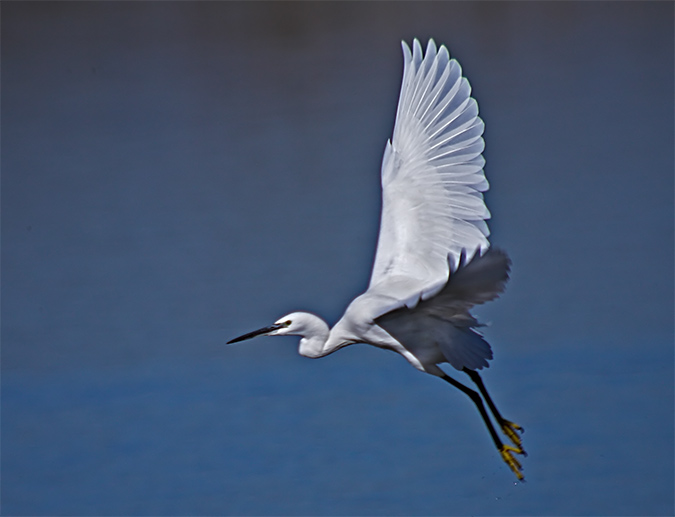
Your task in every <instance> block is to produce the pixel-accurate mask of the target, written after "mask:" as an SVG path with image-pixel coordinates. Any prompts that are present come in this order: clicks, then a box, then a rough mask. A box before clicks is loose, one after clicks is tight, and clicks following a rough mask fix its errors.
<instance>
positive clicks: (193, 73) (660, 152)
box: [0, 2, 675, 515]
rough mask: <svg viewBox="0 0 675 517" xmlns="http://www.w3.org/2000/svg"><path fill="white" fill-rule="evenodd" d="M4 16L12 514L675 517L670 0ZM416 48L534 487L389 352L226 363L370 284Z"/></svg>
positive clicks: (498, 395) (452, 398) (499, 379)
mask: <svg viewBox="0 0 675 517" xmlns="http://www.w3.org/2000/svg"><path fill="white" fill-rule="evenodd" d="M0 8H1V20H2V21H1V23H2V27H1V29H2V49H1V52H2V55H1V57H2V164H1V165H2V199H1V201H2V429H1V430H2V456H1V458H2V494H1V495H2V498H1V501H2V513H3V514H5V515H10V514H12V515H65V514H68V515H206V514H212V515H232V514H236V515H331V514H334V515H335V514H339V515H455V514H473V515H486V514H499V515H672V514H673V512H674V510H675V509H674V507H673V486H674V480H673V457H674V451H673V422H674V409H673V408H674V401H673V362H674V361H673V360H674V357H673V141H674V134H673V113H674V106H673V32H674V31H673V15H674V12H673V11H674V6H673V4H672V3H671V2H591V3H586V2H545V3H544V2H513V3H512V2H499V3H491V2H477V3H469V2H447V3H445V2H429V3H426V2H415V3H412V2H367V3H352V2H345V3H332V2H322V3H314V2H289V3H286V2H273V3H267V2H255V3H238V2H226V3H220V2H133V3H132V2H101V3H99V2H96V3H94V2H48V3H47V2H2V5H1V7H0ZM413 37H418V38H420V39H421V40H422V41H424V42H426V40H427V39H428V38H429V37H433V38H435V40H436V41H437V42H438V43H439V44H441V43H442V44H446V45H447V46H448V48H449V50H450V52H451V54H452V55H453V56H454V57H456V58H457V59H458V60H459V61H460V63H461V64H462V66H463V69H464V73H465V74H466V76H467V77H468V78H469V80H470V81H471V84H472V86H473V95H474V97H475V98H476V99H477V100H478V102H479V105H480V108H481V116H482V118H483V119H484V120H485V123H486V132H485V140H486V151H485V157H486V160H487V165H486V174H487V176H488V179H489V180H490V183H491V190H490V191H489V192H488V194H487V196H486V199H487V202H488V205H489V207H490V209H491V211H492V214H493V221H492V222H491V223H490V226H491V229H492V232H493V235H492V242H493V244H495V245H498V246H499V247H502V248H504V249H506V250H507V251H508V253H509V254H510V255H511V257H512V259H513V274H512V280H511V282H510V284H509V286H508V289H507V292H506V293H505V295H504V296H503V297H502V298H501V299H500V300H498V301H497V302H494V303H492V304H489V305H488V306H485V307H481V308H480V310H479V311H477V313H478V316H479V317H480V318H481V319H482V320H484V321H488V322H490V326H489V327H488V328H487V329H486V331H485V332H486V336H487V338H488V340H489V341H490V343H491V344H492V346H493V349H494V353H495V359H494V361H493V363H492V366H491V367H490V368H489V369H488V370H486V371H485V373H484V375H483V378H484V379H485V381H486V383H487V385H488V388H489V389H490V390H491V393H492V395H493V397H494V399H495V400H496V402H497V404H498V406H499V407H500V408H501V410H502V412H503V413H504V415H505V416H506V417H507V418H510V419H513V420H515V421H516V422H518V423H520V424H522V425H523V426H524V427H525V429H526V433H525V435H524V443H525V447H526V449H527V450H528V452H529V457H528V458H526V459H525V461H524V465H525V474H526V479H527V483H525V484H520V483H515V482H514V481H515V478H514V476H513V474H512V473H511V472H510V471H509V470H508V468H507V467H506V466H505V465H504V463H503V462H502V461H501V459H500V458H499V455H498V453H497V452H496V451H495V450H494V447H493V445H492V443H491V441H490V438H489V435H488V434H487V432H486V430H485V429H484V427H483V424H482V422H481V420H480V417H479V415H478V413H477V412H476V411H475V408H474V407H472V404H471V403H470V401H469V400H468V399H467V398H466V397H464V396H463V395H462V394H461V393H459V392H458V391H456V390H452V389H451V388H450V387H449V386H447V385H446V384H445V383H442V382H440V381H438V380H437V379H434V378H432V377H430V376H426V375H422V374H420V373H419V372H417V371H416V370H415V369H413V368H411V367H410V365H409V364H407V362H406V361H405V360H404V359H402V358H401V357H398V356H396V355H395V354H387V353H384V352H382V351H381V350H377V349H374V348H371V347H368V346H363V345H356V346H353V347H349V348H347V349H343V350H341V351H339V352H338V353H336V354H334V355H331V356H329V357H327V358H324V359H322V360H316V361H312V360H309V359H305V358H302V357H300V356H298V355H297V351H296V348H297V338H290V337H289V338H276V339H271V338H260V339H257V340H254V341H251V342H247V343H243V344H241V345H237V346H229V347H226V346H224V343H225V342H226V341H227V340H228V339H230V338H232V337H235V336H237V335H239V334H242V333H244V332H247V331H249V330H253V329H255V328H258V327H261V326H264V325H268V324H270V323H271V322H273V321H274V320H275V319H276V318H278V317H279V316H281V315H283V314H286V313H288V312H290V311H292V310H311V311H313V312H315V313H317V314H319V315H321V316H322V317H324V318H326V319H327V320H328V321H329V322H331V323H334V322H335V321H336V320H337V319H338V318H339V317H340V316H341V314H342V311H343V310H344V308H345V307H346V306H347V304H348V303H349V301H350V300H351V299H352V298H353V297H354V296H356V295H357V294H359V293H361V292H362V291H363V290H364V289H365V288H366V285H367V281H368V278H369V274H370V266H371V263H372V258H373V254H374V250H375V244H376V238H377V231H378V223H379V210H380V183H379V167H380V160H381V157H382V151H383V150H384V145H385V142H386V140H387V138H389V137H390V135H391V130H392V126H393V122H394V114H395V109H396V102H397V98H398V92H399V86H400V79H401V73H402V55H401V49H400V41H401V40H402V39H403V40H406V41H408V42H410V41H411V39H412V38H413ZM455 373H457V372H455ZM457 378H459V379H460V380H463V379H462V376H457Z"/></svg>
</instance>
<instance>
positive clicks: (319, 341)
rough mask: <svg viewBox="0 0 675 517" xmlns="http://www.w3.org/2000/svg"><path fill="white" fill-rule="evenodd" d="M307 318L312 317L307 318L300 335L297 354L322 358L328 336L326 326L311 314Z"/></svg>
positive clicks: (324, 353) (328, 332) (328, 331)
mask: <svg viewBox="0 0 675 517" xmlns="http://www.w3.org/2000/svg"><path fill="white" fill-rule="evenodd" d="M308 316H312V317H311V318H307V321H306V323H305V328H304V329H303V332H302V333H301V334H300V336H301V339H300V348H299V349H298V352H299V353H300V355H303V356H305V357H312V358H316V357H322V356H324V355H326V352H325V351H324V345H325V344H326V341H328V336H329V335H330V330H329V329H328V324H327V323H326V322H325V321H323V320H322V319H321V318H319V317H318V316H314V315H313V314H308ZM328 353H330V352H328Z"/></svg>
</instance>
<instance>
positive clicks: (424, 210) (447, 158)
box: [369, 40, 490, 307]
mask: <svg viewBox="0 0 675 517" xmlns="http://www.w3.org/2000/svg"><path fill="white" fill-rule="evenodd" d="M402 47H403V56H404V71H403V80H402V85H401V93H400V97H399V104H398V108H397V111H396V123H395V125H394V132H393V138H392V140H390V141H388V142H387V145H386V147H385V152H384V157H383V160H382V217H381V221H380V235H379V239H378V246H377V252H376V255H375V264H374V266H373V273H372V276H371V279H370V285H369V290H374V291H377V292H381V293H384V292H386V291H387V284H388V283H391V284H392V285H393V284H396V285H397V286H399V287H400V286H401V285H405V286H406V292H405V293H403V294H401V293H398V294H399V295H400V296H401V298H402V300H405V301H402V302H401V303H402V304H403V303H404V304H405V305H406V306H409V307H410V306H414V305H415V304H417V303H418V302H419V300H420V299H427V298H429V297H430V296H433V295H434V294H436V293H437V292H438V291H439V290H440V289H441V288H442V287H443V286H444V285H445V284H446V282H447V280H448V275H449V273H450V271H451V269H453V268H456V267H457V265H458V264H459V261H460V257H461V256H462V252H464V253H465V255H466V256H469V257H471V256H473V255H475V254H476V252H478V253H479V254H482V253H483V252H484V251H485V250H487V249H488V247H489V242H488V240H487V237H488V235H489V230H488V227H487V224H486V222H485V220H486V219H489V217H490V212H489V211H488V209H487V207H486V206H485V202H484V200H483V194H482V193H483V192H485V191H486V190H487V189H488V188H489V184H488V182H487V180H486V179H485V174H484V173H483V166H484V164H485V160H484V159H483V157H482V152H483V149H484V142H483V138H482V135H483V129H484V124H483V121H482V120H481V119H480V117H479V116H478V104H477V103H476V101H475V100H474V99H473V98H471V86H470V85H469V82H468V81H467V80H466V78H464V77H462V69H461V67H460V65H459V63H458V62H457V61H456V60H455V59H450V56H449V53H448V50H447V49H446V48H445V47H444V46H441V47H440V48H439V49H437V48H436V44H435V43H434V41H433V40H429V43H428V45H427V48H426V51H425V52H424V53H423V51H422V47H421V45H420V43H419V41H418V40H414V41H413V45H412V49H410V48H409V47H408V45H407V44H406V43H405V42H403V43H402ZM403 280H405V281H403ZM399 290H400V289H399Z"/></svg>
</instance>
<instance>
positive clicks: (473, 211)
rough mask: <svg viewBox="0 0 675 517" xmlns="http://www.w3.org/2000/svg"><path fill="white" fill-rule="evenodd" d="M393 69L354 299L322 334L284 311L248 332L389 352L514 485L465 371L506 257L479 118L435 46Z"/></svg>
mask: <svg viewBox="0 0 675 517" xmlns="http://www.w3.org/2000/svg"><path fill="white" fill-rule="evenodd" d="M402 46H403V54H404V61H405V66H404V72H403V83H402V86H401V94H400V98H399V104H398V110H397V113H396V122H395V125H394V134H393V138H392V139H391V140H389V141H388V142H387V145H386V148H385V151H384V158H383V160H382V217H381V221H380V235H379V239H378V244H377V251H376V255H375V263H374V266H373V272H372V276H371V279H370V284H369V286H368V289H367V290H366V292H365V293H363V294H362V295H360V296H358V297H357V298H356V299H354V301H352V302H351V304H350V305H349V306H348V307H347V310H346V311H345V313H344V315H343V316H342V318H341V319H340V321H338V322H337V323H336V324H335V326H333V328H329V327H328V325H327V324H326V323H325V322H324V321H323V320H322V319H321V318H319V317H318V316H315V315H314V314H310V313H306V312H293V313H290V314H288V315H286V316H283V317H282V318H279V319H278V320H277V321H276V322H275V323H274V324H273V325H271V326H269V327H265V328H262V329H259V330H256V331H254V332H250V333H248V334H245V335H243V336H240V337H238V338H236V339H233V340H231V341H230V342H229V343H236V342H238V341H243V340H245V339H250V338H252V337H255V336H259V335H268V336H282V335H293V336H300V338H301V339H300V348H299V353H300V355H303V356H305V357H312V358H316V357H323V356H326V355H328V354H331V353H333V352H335V351H336V350H338V349H340V348H342V347H344V346H347V345H351V344H354V343H366V344H369V345H373V346H376V347H380V348H384V349H388V350H393V351H395V352H398V353H399V354H401V355H402V356H403V357H405V358H406V359H407V360H408V362H410V364H412V365H413V366H414V367H415V368H417V369H418V370H420V371H422V372H426V373H429V374H431V375H435V376H437V377H440V378H441V379H443V380H445V381H446V382H448V383H450V384H451V385H453V386H455V387H456V388H458V389H460V390H461V391H462V392H464V393H465V394H466V395H468V396H469V397H470V398H471V400H472V401H473V403H474V404H475V405H476V407H477V408H478V410H479V412H480V414H481V417H482V418H483V421H484V422H485V425H486V426H487V429H488V431H489V432H490V435H491V437H492V440H493V441H494V443H495V445H496V447H497V450H498V451H499V452H500V454H501V457H502V459H503V460H504V461H505V462H506V464H507V465H508V466H509V467H510V468H511V470H512V471H513V472H514V473H515V474H516V476H517V477H518V479H521V480H522V479H523V475H522V467H521V464H520V463H519V461H518V460H517V459H516V457H515V456H514V454H522V455H525V451H524V449H523V446H522V442H521V439H520V436H519V432H522V428H521V427H520V426H518V425H517V424H515V423H513V422H511V421H509V420H506V419H505V418H503V417H502V416H501V414H500V413H499V411H498V410H497V408H496V407H495V404H494V403H493V402H492V399H491V398H490V396H489V395H488V392H487V390H486V389H485V385H484V384H483V381H482V380H481V377H480V375H479V374H478V372H477V370H480V369H481V368H483V367H487V366H488V360H489V359H492V350H491V348H490V345H489V344H488V343H487V342H486V341H485V340H484V339H483V337H482V336H481V334H480V333H478V332H477V331H476V328H477V327H479V326H480V323H479V322H478V321H477V320H476V319H475V318H474V317H473V316H472V315H471V313H470V309H471V307H473V306H474V305H477V304H481V303H484V302H487V301H489V300H492V299H494V298H496V297H497V296H498V295H499V293H501V292H502V291H503V290H504V286H505V283H506V281H507V280H508V274H509V269H510V260H509V258H508V257H507V255H506V254H505V253H504V252H503V251H500V250H495V249H489V246H490V244H489V242H488V240H487V237H488V235H489V230H488V227H487V224H486V222H485V221H486V219H488V218H489V217H490V212H489V211H488V209H487V207H486V206H485V202H484V200H483V194H482V193H483V192H485V191H486V190H487V189H488V182H487V180H486V179H485V175H484V172H483V166H484V164H485V160H484V159H483V157H482V152H483V148H484V143H483V137H482V135H483V128H484V125H483V121H482V120H481V119H480V118H479V117H478V105H477V103H476V101H475V100H474V99H473V98H471V87H470V86H469V82H468V81H467V79H466V78H464V77H463V76H462V70H461V67H460V65H459V63H458V62H457V61H456V60H455V59H450V56H449V54H448V50H447V49H446V48H445V46H441V47H440V48H438V49H437V48H436V44H435V43H434V41H433V40H429V43H428V45H427V49H426V52H424V53H423V51H422V47H421V46H420V43H419V41H418V40H414V41H413V45H412V51H411V49H410V48H409V47H408V45H407V44H406V43H405V42H403V43H402ZM441 363H449V364H450V365H451V366H452V367H453V368H455V369H456V370H458V371H461V372H464V373H466V374H467V375H468V376H469V378H470V379H471V380H472V381H473V382H474V383H475V384H476V386H477V387H478V391H479V392H480V394H481V395H482V397H483V398H484V399H485V402H486V403H487V406H488V408H489V409H490V411H491V412H492V415H493V416H494V419H495V420H496V421H497V424H498V426H499V427H500V428H501V430H502V432H503V433H504V434H505V436H506V437H507V438H508V439H509V440H510V441H511V442H512V445H506V444H504V443H503V442H502V440H501V438H500V437H499V435H498V433H497V431H496V430H495V427H494V426H493V424H492V421H491V419H490V417H489V415H488V413H487V411H486V410H485V406H484V405H483V400H482V398H481V396H480V395H479V394H478V392H476V391H474V390H473V389H470V388H468V387H466V386H464V385H463V384H461V383H460V382H458V381H456V380H455V379H453V378H452V377H450V376H449V375H448V374H447V373H446V372H445V371H443V370H442V369H441V368H440V367H439V364H441Z"/></svg>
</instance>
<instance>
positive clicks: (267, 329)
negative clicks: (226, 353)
mask: <svg viewBox="0 0 675 517" xmlns="http://www.w3.org/2000/svg"><path fill="white" fill-rule="evenodd" d="M280 328H281V325H270V326H269V327H263V328H261V329H258V330H254V331H253V332H249V333H248V334H244V335H243V336H239V337H236V338H234V339H231V340H230V341H228V342H227V344H228V345H231V344H232V343H239V341H244V340H246V339H251V338H253V337H256V336H262V335H264V334H269V333H270V332H273V331H275V330H279V329H280Z"/></svg>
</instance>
